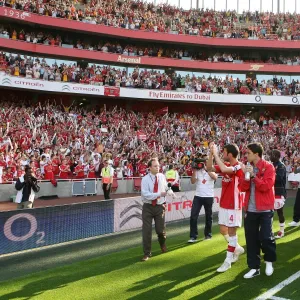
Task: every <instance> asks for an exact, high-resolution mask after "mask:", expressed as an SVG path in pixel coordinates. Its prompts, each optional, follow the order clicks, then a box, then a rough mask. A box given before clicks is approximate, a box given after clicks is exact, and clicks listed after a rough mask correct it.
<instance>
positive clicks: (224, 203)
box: [214, 162, 244, 209]
mask: <svg viewBox="0 0 300 300" xmlns="http://www.w3.org/2000/svg"><path fill="white" fill-rule="evenodd" d="M225 165H226V166H227V167H230V166H231V165H230V163H228V162H225ZM214 167H215V169H216V173H219V174H220V175H222V176H223V179H222V192H221V199H220V207H222V208H225V209H242V207H243V194H242V193H241V192H240V191H239V189H238V184H239V178H240V177H243V176H244V172H243V171H242V169H241V167H240V165H239V163H236V164H235V165H233V166H231V167H233V168H234V173H233V174H223V173H222V172H221V170H220V167H219V166H218V165H215V166H214Z"/></svg>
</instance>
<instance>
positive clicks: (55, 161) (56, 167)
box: [51, 154, 59, 176]
mask: <svg viewBox="0 0 300 300" xmlns="http://www.w3.org/2000/svg"><path fill="white" fill-rule="evenodd" d="M51 162H52V168H53V173H54V175H55V176H57V175H58V174H59V158H58V157H57V156H56V155H54V154H52V155H51Z"/></svg>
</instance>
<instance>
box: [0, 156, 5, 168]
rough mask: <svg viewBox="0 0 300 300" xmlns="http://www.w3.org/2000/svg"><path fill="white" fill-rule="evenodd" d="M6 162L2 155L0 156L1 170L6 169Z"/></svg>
mask: <svg viewBox="0 0 300 300" xmlns="http://www.w3.org/2000/svg"><path fill="white" fill-rule="evenodd" d="M6 165H7V164H6V161H5V160H4V156H3V154H1V156H0V167H2V168H6Z"/></svg>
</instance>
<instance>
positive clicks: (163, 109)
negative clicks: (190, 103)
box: [156, 106, 169, 116]
mask: <svg viewBox="0 0 300 300" xmlns="http://www.w3.org/2000/svg"><path fill="white" fill-rule="evenodd" d="M168 112H169V107H168V106H166V107H163V108H161V109H159V110H157V111H156V114H157V115H159V116H161V115H165V114H167V113H168Z"/></svg>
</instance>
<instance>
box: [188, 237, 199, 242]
mask: <svg viewBox="0 0 300 300" xmlns="http://www.w3.org/2000/svg"><path fill="white" fill-rule="evenodd" d="M196 242H198V241H197V239H196V238H190V239H189V240H188V243H196Z"/></svg>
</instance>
